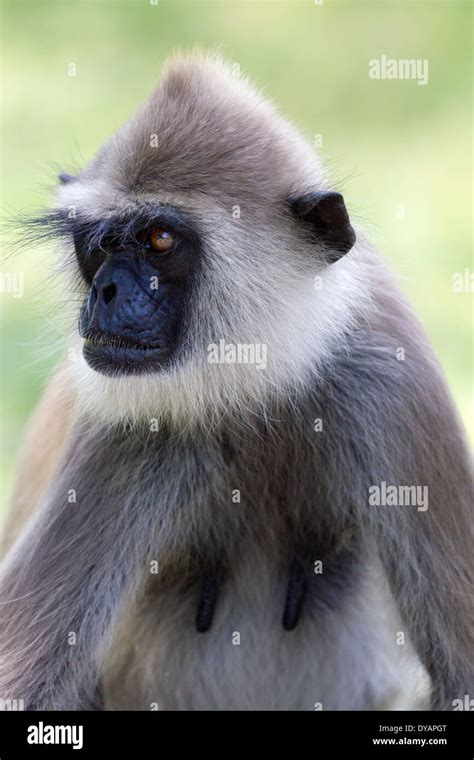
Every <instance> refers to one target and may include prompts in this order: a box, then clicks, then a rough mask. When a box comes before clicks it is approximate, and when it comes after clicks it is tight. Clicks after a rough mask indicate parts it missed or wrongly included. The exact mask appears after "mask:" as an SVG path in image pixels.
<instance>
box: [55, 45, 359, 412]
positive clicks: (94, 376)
mask: <svg viewBox="0 0 474 760" xmlns="http://www.w3.org/2000/svg"><path fill="white" fill-rule="evenodd" d="M60 179H61V187H60V189H59V192H58V196H57V206H56V209H57V211H56V217H55V218H54V219H53V222H57V221H58V217H59V225H57V224H56V225H53V227H54V226H56V227H58V226H59V232H60V234H61V235H62V236H64V235H65V237H66V239H67V241H70V239H71V233H72V237H73V239H74V243H75V251H76V258H77V262H78V265H79V270H80V273H81V281H82V285H81V294H82V293H83V292H84V284H85V286H86V293H85V300H84V304H83V306H82V309H81V314H80V335H81V336H82V339H83V350H82V354H81V355H80V356H79V357H77V361H74V365H73V367H74V376H75V378H77V386H78V388H79V389H80V392H81V394H82V397H81V405H82V406H89V407H90V408H91V409H92V410H93V412H94V413H95V414H99V415H102V414H103V415H104V416H105V417H106V418H107V419H114V420H115V419H127V420H128V419H137V418H147V417H149V416H150V415H151V416H153V417H155V416H156V415H157V414H166V415H167V416H169V417H171V418H174V419H179V420H183V419H184V420H186V421H189V420H190V419H191V418H192V417H193V416H194V417H195V418H199V419H200V418H201V417H202V416H203V415H207V414H208V413H209V410H211V412H212V414H215V415H216V416H217V417H219V416H220V415H222V414H225V413H228V410H232V409H235V408H236V407H239V409H243V410H247V409H249V410H251V409H252V408H253V407H258V405H259V404H261V402H262V400H263V399H265V398H266V397H267V396H268V394H271V393H286V392H292V391H293V389H294V388H295V387H298V388H299V387H300V383H301V377H302V375H304V374H308V375H309V374H310V373H311V374H312V375H314V373H315V372H316V371H317V367H318V366H319V365H320V364H321V363H322V362H323V361H324V360H325V359H326V357H329V356H330V355H331V351H332V347H333V346H334V344H335V343H336V342H337V341H339V340H343V336H344V334H345V330H346V328H347V326H348V325H349V324H352V322H353V320H354V313H355V309H354V301H355V299H356V297H357V302H358V303H363V302H364V299H363V298H362V297H361V296H360V293H361V292H362V291H363V288H364V284H363V283H359V282H358V281H357V284H355V282H356V280H357V279H358V274H357V263H356V262H352V263H351V262H350V260H349V259H350V258H351V257H346V263H344V262H342V264H339V263H337V262H338V261H339V259H341V258H342V257H344V255H345V254H346V253H347V252H348V251H349V250H350V249H351V248H352V246H353V244H354V241H355V235H354V231H353V229H352V227H351V225H350V221H349V217H348V214H347V211H346V209H345V206H344V202H343V199H342V196H341V195H339V193H337V192H332V191H330V190H328V189H326V188H327V183H326V180H325V179H324V177H323V175H322V173H321V171H320V168H319V165H318V163H317V160H316V159H315V157H314V156H313V152H312V149H311V148H310V147H309V146H307V145H306V143H305V142H304V140H302V139H301V137H300V136H299V135H298V133H297V132H296V131H295V130H294V128H293V127H292V126H291V125H289V124H288V123H286V122H285V121H284V120H282V119H281V118H280V117H278V116H277V114H276V113H275V111H274V109H273V108H272V107H271V106H270V105H268V104H266V103H265V102H264V101H263V100H262V99H261V98H260V97H259V96H258V95H256V94H255V93H254V92H253V91H252V90H251V88H249V87H248V85H247V84H246V83H245V82H244V81H240V80H238V79H236V78H235V76H234V75H233V74H232V73H231V72H230V71H229V70H228V69H227V67H226V66H223V65H222V64H220V63H216V62H214V61H213V60H210V59H209V60H208V59H207V58H204V59H202V60H201V59H197V60H190V61H184V62H181V63H180V62H177V63H176V64H173V65H172V66H171V67H170V69H169V70H168V72H167V73H165V76H164V78H163V79H162V81H161V83H160V85H159V87H158V88H157V90H156V91H155V92H154V93H153V95H152V97H151V98H150V100H149V101H148V102H147V103H146V104H145V105H144V106H143V107H142V108H141V109H140V110H139V111H138V113H137V114H136V115H135V117H133V118H132V119H131V120H130V122H128V123H127V124H125V125H124V126H123V127H122V128H121V129H120V130H119V131H118V132H117V133H116V135H114V137H112V139H111V140H110V141H109V142H108V143H107V144H106V145H105V146H104V147H103V148H102V149H101V150H100V152H99V153H98V154H97V156H96V157H95V158H94V159H93V160H92V161H91V162H90V163H89V164H88V165H87V166H86V167H85V168H84V169H83V170H81V171H80V172H79V174H78V175H76V176H62V177H60ZM332 264H336V266H335V267H333V266H332ZM334 270H336V271H334ZM315 280H318V282H319V281H320V282H319V284H318V283H316V284H315ZM336 304H337V318H335V312H334V308H335V305H336ZM216 347H217V349H216ZM227 348H229V353H227ZM72 353H73V354H74V357H76V354H75V352H72ZM246 357H247V358H246ZM252 357H253V358H252ZM251 413H252V412H251V411H250V412H249V414H251Z"/></svg>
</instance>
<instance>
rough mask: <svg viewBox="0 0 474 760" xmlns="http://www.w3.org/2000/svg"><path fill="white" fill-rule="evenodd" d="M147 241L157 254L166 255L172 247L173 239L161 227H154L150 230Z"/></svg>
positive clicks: (169, 233)
mask: <svg viewBox="0 0 474 760" xmlns="http://www.w3.org/2000/svg"><path fill="white" fill-rule="evenodd" d="M148 241H149V243H150V245H151V247H152V248H154V249H155V251H158V253H166V252H167V251H169V250H170V248H172V246H173V245H174V242H175V241H174V237H173V235H172V234H171V232H168V230H165V229H163V228H162V227H156V229H154V230H152V231H151V232H150V234H149V236H148Z"/></svg>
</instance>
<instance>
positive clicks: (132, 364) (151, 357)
mask: <svg viewBox="0 0 474 760" xmlns="http://www.w3.org/2000/svg"><path fill="white" fill-rule="evenodd" d="M82 353H83V355H84V359H85V360H86V362H87V364H88V365H89V367H90V368H91V369H93V370H94V371H95V372H99V373H100V374H101V375H106V376H107V377H118V376H121V375H142V374H145V373H151V372H160V371H161V370H163V369H165V367H166V366H167V365H168V364H169V358H170V352H169V351H166V350H165V349H163V348H140V347H137V348H133V347H131V346H113V345H106V344H103V343H95V342H92V341H90V340H85V341H84V345H83V349H82Z"/></svg>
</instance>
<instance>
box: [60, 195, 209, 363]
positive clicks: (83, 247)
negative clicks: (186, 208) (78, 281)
mask: <svg viewBox="0 0 474 760" xmlns="http://www.w3.org/2000/svg"><path fill="white" fill-rule="evenodd" d="M72 229H73V237H74V243H75V248H76V255H77V259H78V264H79V267H80V270H81V273H82V276H83V278H84V280H85V282H86V283H87V286H88V287H89V292H88V294H87V296H86V298H85V299H84V302H83V305H82V308H81V311H80V319H79V332H80V335H81V336H82V338H84V346H83V353H84V358H85V360H86V361H87V363H88V364H89V366H90V367H92V368H93V369H94V370H96V371H97V372H100V373H103V374H106V375H118V374H134V373H141V372H153V371H158V370H160V369H162V368H164V367H166V366H167V365H168V364H169V363H170V361H171V360H172V358H173V354H174V353H175V351H176V348H177V346H178V345H179V343H180V339H181V334H182V331H183V323H184V321H185V315H186V304H187V300H188V298H189V292H190V289H191V284H192V282H193V279H194V276H195V273H196V270H197V268H198V266H199V261H200V252H199V244H198V241H199V238H198V236H197V234H196V233H195V232H194V230H193V228H192V226H191V224H190V223H189V222H188V220H187V219H185V217H184V215H183V214H180V213H179V212H178V211H176V209H173V208H171V207H169V206H167V205H160V206H153V205H145V206H143V207H141V208H140V210H139V211H137V210H132V211H130V212H129V213H127V212H122V213H121V214H120V215H117V216H114V215H112V216H111V217H110V218H108V219H107V220H106V221H101V222H98V223H96V224H94V223H93V222H90V221H88V222H84V221H81V219H80V217H78V218H76V219H75V220H74V224H73V225H72Z"/></svg>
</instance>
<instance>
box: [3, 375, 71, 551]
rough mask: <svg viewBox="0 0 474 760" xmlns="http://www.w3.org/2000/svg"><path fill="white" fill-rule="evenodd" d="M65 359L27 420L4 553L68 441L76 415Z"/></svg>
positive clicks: (10, 507)
mask: <svg viewBox="0 0 474 760" xmlns="http://www.w3.org/2000/svg"><path fill="white" fill-rule="evenodd" d="M67 370H68V366H67V363H66V362H65V363H64V364H62V365H61V366H60V367H58V369H57V370H56V372H55V373H54V375H53V377H52V379H51V381H50V382H49V384H48V386H47V387H46V390H45V391H44V393H43V395H42V397H41V399H40V401H39V402H38V404H37V406H36V408H35V410H34V412H33V414H32V416H31V418H30V421H29V423H28V427H27V430H26V434H25V437H24V441H23V444H22V448H21V451H20V456H19V462H18V467H17V476H16V480H15V484H14V488H13V493H12V497H11V501H10V506H9V512H8V516H7V519H6V524H5V528H4V530H3V532H2V542H1V549H2V554H5V552H6V551H7V550H8V549H9V548H10V546H12V544H13V543H14V541H15V540H16V539H17V538H18V536H19V535H20V533H21V531H22V529H23V527H24V526H25V525H26V523H27V522H28V520H29V519H30V517H31V515H32V514H33V512H34V510H35V509H36V507H37V505H38V502H39V500H40V498H41V496H42V495H43V493H44V492H45V490H46V488H47V486H48V483H49V482H50V481H51V479H52V477H53V476H54V473H55V471H56V468H57V466H58V463H59V461H60V459H61V456H62V454H63V452H64V449H65V447H66V445H67V442H68V438H69V434H70V430H71V424H72V420H73V415H74V394H73V391H72V390H71V387H70V384H69V383H68V382H67Z"/></svg>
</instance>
